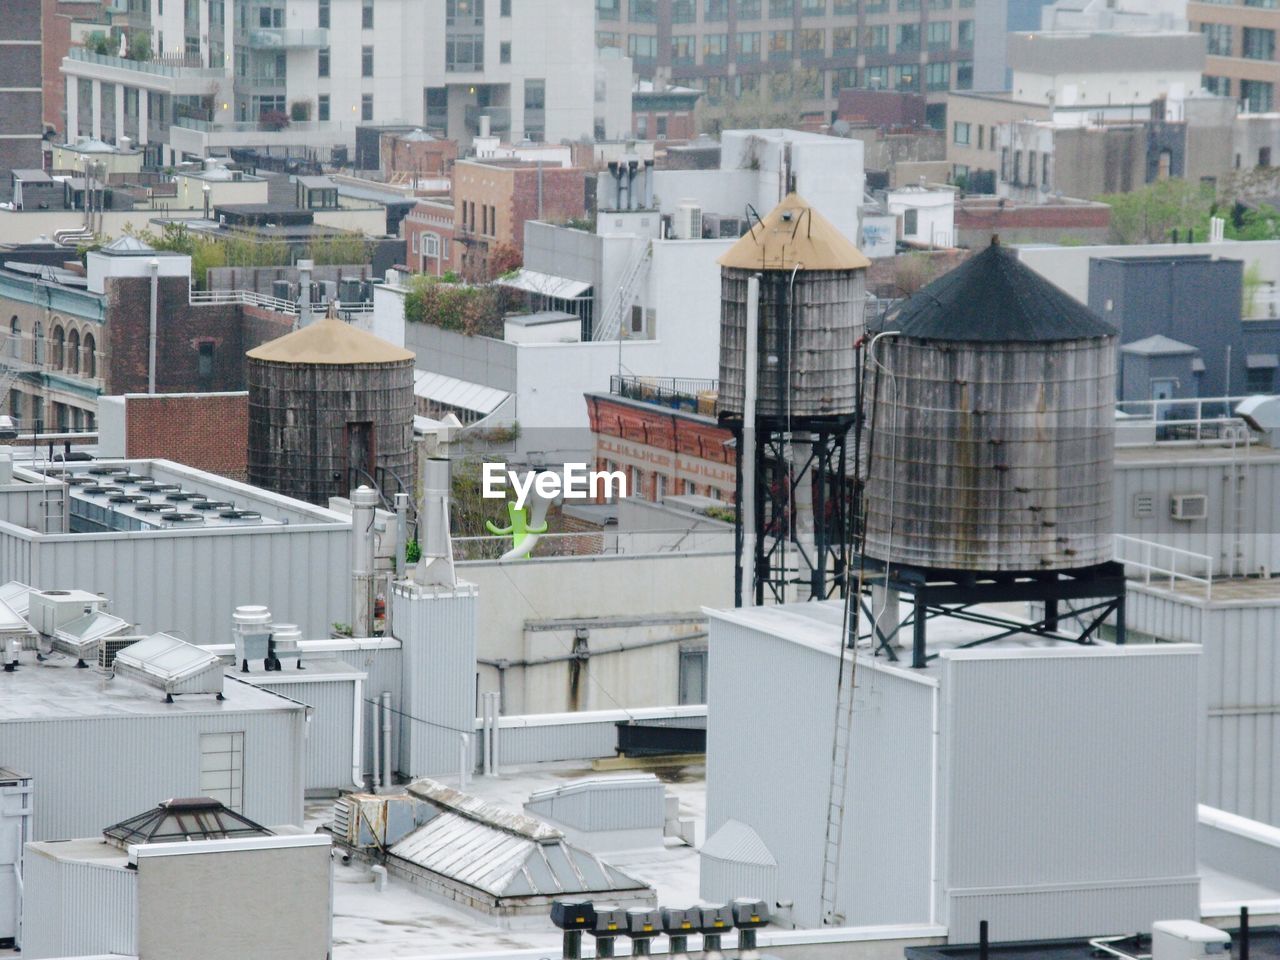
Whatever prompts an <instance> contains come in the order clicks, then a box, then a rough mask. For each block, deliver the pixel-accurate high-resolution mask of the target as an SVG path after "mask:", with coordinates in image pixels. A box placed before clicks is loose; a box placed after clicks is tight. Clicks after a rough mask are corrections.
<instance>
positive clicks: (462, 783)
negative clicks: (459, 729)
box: [458, 733, 468, 790]
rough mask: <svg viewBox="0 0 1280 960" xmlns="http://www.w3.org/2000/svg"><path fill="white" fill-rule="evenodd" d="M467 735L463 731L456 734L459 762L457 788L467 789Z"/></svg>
mask: <svg viewBox="0 0 1280 960" xmlns="http://www.w3.org/2000/svg"><path fill="white" fill-rule="evenodd" d="M467 739H468V738H467V735H466V734H465V733H460V734H458V754H459V759H460V762H459V764H458V783H459V789H461V790H465V789H467V753H468V750H467Z"/></svg>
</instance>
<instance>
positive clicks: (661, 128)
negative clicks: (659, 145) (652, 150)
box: [655, 117, 667, 140]
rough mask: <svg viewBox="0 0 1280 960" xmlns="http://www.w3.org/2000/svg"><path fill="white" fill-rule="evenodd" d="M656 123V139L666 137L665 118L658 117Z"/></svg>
mask: <svg viewBox="0 0 1280 960" xmlns="http://www.w3.org/2000/svg"><path fill="white" fill-rule="evenodd" d="M657 123H658V129H657V130H656V131H655V132H656V134H657V136H658V139H659V140H665V139H667V118H666V117H658V118H657Z"/></svg>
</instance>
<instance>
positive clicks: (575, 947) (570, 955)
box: [560, 930, 582, 960]
mask: <svg viewBox="0 0 1280 960" xmlns="http://www.w3.org/2000/svg"><path fill="white" fill-rule="evenodd" d="M560 956H561V957H562V960H581V958H582V931H581V930H566V931H565V932H564V936H563V937H562V938H561V947H560Z"/></svg>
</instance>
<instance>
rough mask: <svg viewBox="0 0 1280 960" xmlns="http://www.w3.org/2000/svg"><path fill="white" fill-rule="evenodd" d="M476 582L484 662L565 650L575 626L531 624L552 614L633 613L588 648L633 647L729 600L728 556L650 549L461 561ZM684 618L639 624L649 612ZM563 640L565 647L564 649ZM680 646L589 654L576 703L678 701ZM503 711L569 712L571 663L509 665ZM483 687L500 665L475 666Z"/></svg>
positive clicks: (684, 627) (580, 617)
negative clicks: (645, 552) (555, 627)
mask: <svg viewBox="0 0 1280 960" xmlns="http://www.w3.org/2000/svg"><path fill="white" fill-rule="evenodd" d="M460 570H461V572H462V575H463V576H465V577H466V578H467V579H468V580H469V581H471V582H473V583H475V584H476V585H477V586H478V587H479V590H480V597H481V600H480V602H479V603H478V605H477V624H476V630H477V634H476V635H477V637H478V641H477V653H478V655H479V657H480V658H481V659H483V660H508V661H513V662H517V664H518V662H519V661H523V660H527V659H536V658H539V657H545V656H550V655H560V654H566V653H569V652H570V651H571V650H572V649H573V647H572V630H571V629H569V630H568V631H567V632H566V631H565V630H561V631H558V632H557V631H554V630H545V629H542V630H538V631H530V625H531V624H534V623H538V624H543V625H546V624H548V623H549V621H551V620H552V619H553V618H554V619H558V620H564V621H572V620H577V621H586V620H589V619H591V618H617V619H619V620H621V619H624V618H631V619H633V620H634V621H637V623H635V624H634V625H631V626H616V627H612V628H609V629H607V630H606V631H605V635H604V636H603V637H598V636H597V635H596V634H595V633H594V632H593V633H592V635H591V637H590V639H589V645H590V646H596V647H605V648H609V647H615V646H618V645H620V644H621V645H632V644H636V643H640V642H642V641H644V640H647V639H651V638H652V637H654V636H660V635H665V636H672V635H677V634H681V633H684V634H687V633H690V632H696V631H691V630H690V629H689V627H688V624H689V623H691V622H693V620H694V619H696V618H697V617H698V611H699V610H700V609H701V608H702V607H703V606H727V605H729V604H731V603H732V602H733V556H732V554H714V555H708V554H672V553H663V554H654V555H649V556H629V555H623V556H616V555H615V556H596V557H557V558H548V559H540V560H532V561H529V560H517V561H505V562H504V561H497V560H494V561H478V562H473V563H463V564H461V565H460ZM676 614H679V615H681V618H680V619H676V620H675V621H674V622H670V623H668V624H666V625H658V626H645V625H644V624H643V623H642V621H644V620H645V619H646V618H662V617H671V616H672V615H676ZM566 644H567V646H566ZM678 660H679V644H678V643H671V644H664V645H660V646H650V647H646V648H644V649H641V650H637V651H635V652H633V653H627V654H609V655H604V656H601V657H596V658H593V659H592V660H591V662H590V679H589V681H588V682H586V683H585V685H584V687H583V688H582V690H581V694H580V698H579V701H578V708H579V709H587V710H590V709H604V708H616V707H618V706H657V705H662V704H669V703H674V702H675V701H676V696H677V689H676V684H675V677H676V673H677V667H678ZM506 672H507V680H506V702H505V703H504V704H503V712H504V713H521V714H527V713H549V712H558V711H564V710H570V709H573V706H571V696H570V683H569V676H570V669H569V664H568V663H558V664H554V665H548V666H545V667H537V668H535V669H532V670H524V669H523V668H521V667H519V666H518V665H513V666H512V667H510V668H508V670H507V671H506ZM480 689H481V690H482V691H490V690H497V689H498V671H497V670H496V669H495V668H494V667H491V666H482V667H481V668H480Z"/></svg>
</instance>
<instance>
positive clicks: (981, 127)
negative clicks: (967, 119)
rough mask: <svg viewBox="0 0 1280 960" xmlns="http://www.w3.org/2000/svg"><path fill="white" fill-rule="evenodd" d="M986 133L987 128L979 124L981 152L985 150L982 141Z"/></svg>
mask: <svg viewBox="0 0 1280 960" xmlns="http://www.w3.org/2000/svg"><path fill="white" fill-rule="evenodd" d="M986 132H987V128H986V127H984V126H983V125H982V124H978V149H979V150H981V149H982V148H983V144H982V140H983V136H984V135H985V134H986Z"/></svg>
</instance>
